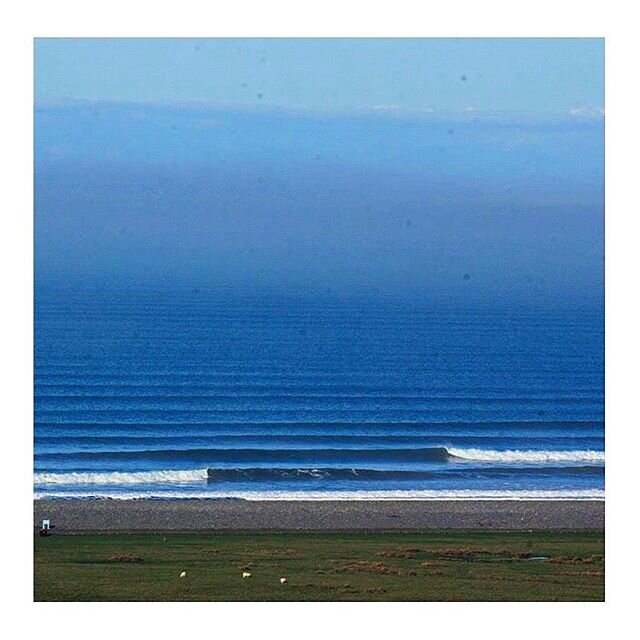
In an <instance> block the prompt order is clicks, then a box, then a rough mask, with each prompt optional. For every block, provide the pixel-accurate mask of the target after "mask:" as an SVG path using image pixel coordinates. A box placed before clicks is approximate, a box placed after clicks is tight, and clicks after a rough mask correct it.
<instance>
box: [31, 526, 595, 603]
mask: <svg viewBox="0 0 640 640" xmlns="http://www.w3.org/2000/svg"><path fill="white" fill-rule="evenodd" d="M603 554H604V536H603V534H602V533H600V532H558V531H549V532H529V533H527V532H518V533H505V532H460V531H442V532H428V533H381V532H377V533H335V534H333V533H318V534H315V533H269V534H251V533H233V534H196V533H186V534H166V535H162V534H135V535H134V534H101V535H97V534H91V535H89V534H83V535H67V536H63V535H53V536H51V537H49V538H40V537H38V536H36V538H35V594H34V598H35V600H36V601H43V600H73V601H81V600H84V601H87V600H89V601H107V600H118V601H130V600H149V601H188V600H192V601H194V600H195V601H202V600H231V601H238V600H251V601H262V600H287V601H293V600H333V601H337V600H352V601H357V600H391V601H407V600H423V601H431V600H473V601H486V600H516V601H521V600H543V601H549V600H563V601H567V600H569V601H582V600H596V601H597V600H603V599H604V555H603ZM538 557H544V558H548V559H537V558H538ZM183 571H186V573H187V575H186V577H185V578H180V577H179V576H180V573H181V572H183ZM243 571H247V572H249V573H251V577H250V578H242V572H243ZM281 577H286V578H287V581H288V582H287V584H285V585H281V584H280V578H281Z"/></svg>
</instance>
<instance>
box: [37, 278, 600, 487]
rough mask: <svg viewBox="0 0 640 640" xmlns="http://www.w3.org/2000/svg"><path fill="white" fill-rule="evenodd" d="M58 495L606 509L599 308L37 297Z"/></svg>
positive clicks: (46, 478) (42, 414)
mask: <svg viewBox="0 0 640 640" xmlns="http://www.w3.org/2000/svg"><path fill="white" fill-rule="evenodd" d="M34 392H35V431H34V438H35V462H34V464H35V494H36V497H40V498H44V497H48V498H92V497H111V498H142V497H158V498H163V497H164V498H246V499H277V498H290V499H347V498H365V499H373V498H375V499H391V498H407V499H429V498H458V499H464V498H513V497H517V498H533V497H539V498H546V499H563V498H602V497H603V496H604V422H603V418H604V325H603V313H602V310H601V309H600V310H598V309H595V310H594V309H586V310H585V309H583V308H576V309H562V310H559V309H546V310H540V309H535V310H534V309H526V308H522V309H515V310H514V309H513V308H512V309H511V310H496V309H493V310H482V309H474V310H468V309H467V310H465V309H460V308H458V309H454V308H452V309H446V308H444V309H443V308H438V307H436V306H434V305H433V304H430V303H429V301H428V299H425V300H418V299H413V300H411V301H401V300H393V299H385V300H374V299H371V298H366V299H365V298H362V299H359V298H346V299H340V298H339V297H338V296H331V295H329V294H328V295H327V296H324V297H323V298H322V299H315V300H311V299H309V298H305V297H303V296H299V297H297V298H296V297H284V296H283V297H278V296H245V297H243V296H240V295H237V294H234V293H233V292H230V293H227V294H221V293H219V292H218V293H214V292H211V291H206V290H202V291H201V290H199V289H193V290H192V289H188V290H182V291H174V292H172V293H170V294H169V293H167V292H154V291H117V292H114V291H106V290H103V291H89V292H79V291H63V290H52V289H44V288H43V289H42V290H37V291H36V305H35V389H34Z"/></svg>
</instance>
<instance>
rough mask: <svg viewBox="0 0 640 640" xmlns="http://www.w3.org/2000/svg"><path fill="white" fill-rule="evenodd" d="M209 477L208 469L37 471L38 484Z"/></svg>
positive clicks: (183, 480)
mask: <svg viewBox="0 0 640 640" xmlns="http://www.w3.org/2000/svg"><path fill="white" fill-rule="evenodd" d="M206 479H207V470H206V469H185V470H172V471H132V472H120V471H110V472H103V473H36V474H35V476H34V480H35V483H36V484H64V485H69V484H149V483H156V482H158V483H160V482H161V483H180V482H202V481H204V480H206Z"/></svg>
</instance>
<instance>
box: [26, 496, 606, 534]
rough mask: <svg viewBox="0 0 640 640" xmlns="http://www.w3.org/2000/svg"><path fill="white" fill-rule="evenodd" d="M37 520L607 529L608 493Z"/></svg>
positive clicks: (159, 503)
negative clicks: (593, 497) (598, 497)
mask: <svg viewBox="0 0 640 640" xmlns="http://www.w3.org/2000/svg"><path fill="white" fill-rule="evenodd" d="M33 504H34V527H38V526H39V524H40V522H41V521H42V520H43V519H50V520H51V524H52V525H53V526H54V527H55V528H54V534H55V533H58V532H59V533H74V532H89V531H109V532H140V533H142V532H153V531H199V532H212V533H213V532H225V531H227V532H228V531H260V532H290V531H316V532H332V531H333V532H340V531H342V532H348V531H423V530H428V529H433V530H435V529H438V530H442V529H457V530H462V529H465V530H472V529H476V530H487V531H491V530H497V531H499V530H502V531H509V530H512V531H513V530H527V531H528V530H598V531H603V530H604V514H605V503H604V501H603V500H586V499H581V500H535V499H531V500H490V499H487V500H460V499H459V500H381V501H380V500H322V501H321V500H263V501H258V500H225V499H218V500H216V499H210V500H192V499H186V498H185V499H178V500H175V499H174V500H163V499H137V500H113V499H98V500H38V499H36V500H34V502H33Z"/></svg>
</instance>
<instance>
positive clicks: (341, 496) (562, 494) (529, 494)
mask: <svg viewBox="0 0 640 640" xmlns="http://www.w3.org/2000/svg"><path fill="white" fill-rule="evenodd" d="M35 498H36V500H48V499H58V498H111V499H115V500H135V499H143V498H159V499H191V500H203V499H218V500H219V499H222V498H236V499H242V500H252V501H270V500H295V501H298V500H313V501H318V500H340V501H342V500H604V490H602V489H576V490H571V489H569V490H554V491H520V490H509V491H503V490H495V491H491V490H474V489H463V490H457V491H450V490H442V491H437V490H426V489H425V490H416V491H411V490H404V491H403V490H399V491H229V492H225V493H220V492H215V491H186V492H183V491H180V492H179V493H177V492H171V491H139V492H138V491H129V492H126V493H124V492H110V493H107V492H102V491H101V492H100V493H99V494H97V493H95V492H91V491H77V492H76V491H74V492H63V491H57V492H56V491H41V492H36V493H35Z"/></svg>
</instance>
